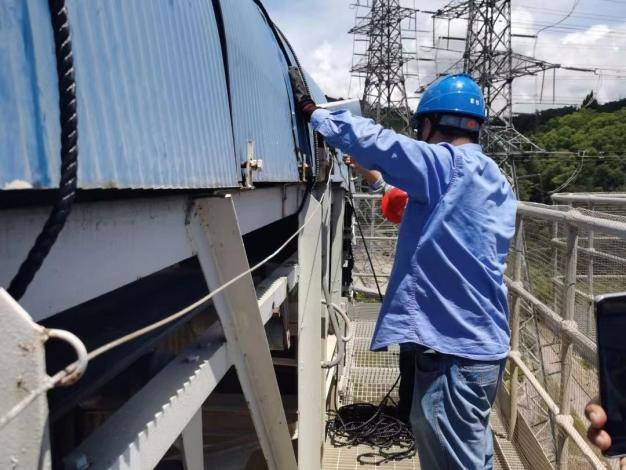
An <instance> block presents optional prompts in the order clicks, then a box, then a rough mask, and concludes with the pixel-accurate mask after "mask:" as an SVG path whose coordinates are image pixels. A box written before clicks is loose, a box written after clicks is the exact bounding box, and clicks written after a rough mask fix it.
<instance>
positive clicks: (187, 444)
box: [179, 408, 204, 470]
mask: <svg viewBox="0 0 626 470" xmlns="http://www.w3.org/2000/svg"><path fill="white" fill-rule="evenodd" d="M202 437H203V436H202V408H200V409H199V410H198V411H196V414H195V415H193V418H191V421H189V424H188V425H187V426H186V427H185V429H183V432H182V433H181V435H180V442H179V446H180V449H181V453H182V455H183V468H184V469H185V470H198V469H203V468H204V446H203V443H202Z"/></svg>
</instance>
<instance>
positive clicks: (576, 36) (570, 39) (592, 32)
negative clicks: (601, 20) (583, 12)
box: [561, 24, 611, 46]
mask: <svg viewBox="0 0 626 470" xmlns="http://www.w3.org/2000/svg"><path fill="white" fill-rule="evenodd" d="M610 31H611V29H610V28H609V27H608V26H607V25H605V24H596V25H593V26H592V27H591V28H589V29H588V30H587V31H584V32H582V33H572V34H568V35H567V36H565V37H564V38H563V40H562V41H561V43H562V44H578V45H581V46H583V45H588V44H596V43H597V42H598V41H599V40H600V39H602V38H605V37H606V35H607V34H608V33H609V32H610Z"/></svg>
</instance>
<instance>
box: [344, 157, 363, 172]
mask: <svg viewBox="0 0 626 470" xmlns="http://www.w3.org/2000/svg"><path fill="white" fill-rule="evenodd" d="M343 162H344V163H345V164H346V165H347V166H348V167H350V168H352V169H354V170H356V169H359V168H361V165H359V164H358V163H357V162H356V160H355V159H354V158H353V157H352V156H351V155H344V156H343Z"/></svg>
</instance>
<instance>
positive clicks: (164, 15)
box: [68, 0, 240, 188]
mask: <svg viewBox="0 0 626 470" xmlns="http://www.w3.org/2000/svg"><path fill="white" fill-rule="evenodd" d="M68 8H69V12H70V24H71V27H72V36H73V38H74V56H75V64H76V81H77V87H78V102H79V108H78V112H79V122H80V124H79V126H80V127H79V132H80V150H81V156H80V159H81V161H80V175H79V181H80V185H81V187H105V188H106V187H111V186H113V187H118V188H202V187H223V186H236V185H238V181H239V175H240V170H239V168H238V165H237V161H236V159H235V157H234V150H233V140H232V133H231V123H230V116H229V109H228V94H227V90H226V85H225V80H224V77H225V75H224V68H223V63H222V52H221V47H220V41H219V34H218V31H217V26H216V23H215V16H214V12H213V8H212V4H211V2H208V1H206V0H189V1H185V2H181V1H170V0H133V1H128V0H89V1H88V2H86V1H84V0H68Z"/></svg>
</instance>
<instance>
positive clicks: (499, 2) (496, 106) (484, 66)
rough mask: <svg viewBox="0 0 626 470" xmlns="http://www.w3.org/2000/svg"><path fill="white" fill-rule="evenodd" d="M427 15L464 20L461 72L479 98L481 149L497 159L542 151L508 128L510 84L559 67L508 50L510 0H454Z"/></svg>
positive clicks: (511, 105) (510, 47) (509, 122)
mask: <svg viewBox="0 0 626 470" xmlns="http://www.w3.org/2000/svg"><path fill="white" fill-rule="evenodd" d="M433 16H434V18H436V19H446V20H448V21H450V20H452V19H460V18H462V19H466V20H467V33H466V37H465V52H464V54H463V70H464V71H465V72H466V73H469V74H470V75H472V77H474V79H475V80H476V81H477V82H478V84H479V85H480V87H481V88H482V90H483V94H484V96H485V105H486V111H487V123H486V126H485V132H483V146H484V148H485V150H486V151H487V152H489V153H490V154H491V155H496V156H501V157H509V156H511V155H514V154H528V153H538V152H542V149H541V148H540V147H538V146H537V145H535V144H534V143H533V142H532V141H530V140H529V139H528V138H526V137H525V136H524V135H522V134H521V133H519V132H517V131H516V130H515V128H514V127H513V94H512V82H513V80H514V79H515V78H518V77H523V76H528V75H535V74H538V73H540V72H543V71H545V70H549V69H556V68H558V67H559V65H557V64H551V63H549V62H545V61H542V60H538V59H535V58H532V57H527V56H524V55H522V54H518V53H515V52H513V49H512V46H511V39H512V37H513V34H512V32H511V0H462V1H458V0H457V1H453V2H451V3H449V4H448V5H446V6H445V7H443V8H442V9H440V10H437V11H436V12H435V13H434V15H433ZM505 160H508V159H506V158H505ZM513 171H514V170H513ZM510 176H514V175H510Z"/></svg>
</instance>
